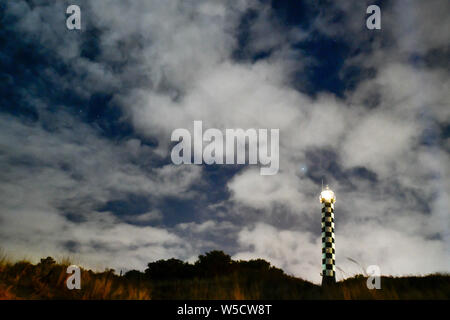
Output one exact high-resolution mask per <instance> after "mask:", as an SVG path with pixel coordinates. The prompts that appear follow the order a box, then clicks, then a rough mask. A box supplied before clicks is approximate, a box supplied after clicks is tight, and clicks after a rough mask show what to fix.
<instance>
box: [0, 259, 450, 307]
mask: <svg viewBox="0 0 450 320" xmlns="http://www.w3.org/2000/svg"><path fill="white" fill-rule="evenodd" d="M69 265H70V263H69V261H60V262H55V261H54V260H53V259H52V258H50V257H48V258H46V259H41V262H40V263H38V264H32V263H30V262H27V261H18V262H14V263H13V262H10V261H8V260H7V259H5V258H3V259H0V299H84V300H89V299H449V298H450V276H449V275H441V274H434V275H428V276H423V277H399V278H394V277H382V279H381V286H382V289H381V290H369V289H367V287H366V280H367V278H366V277H365V276H362V275H358V276H355V277H353V278H349V279H346V280H344V281H341V282H338V283H337V284H336V285H335V286H333V287H330V288H327V289H326V290H324V289H322V288H321V287H320V286H317V285H315V284H313V283H310V282H308V281H305V280H302V279H299V278H295V277H292V276H288V275H286V274H285V273H284V272H283V271H282V270H281V269H278V268H275V267H273V266H270V264H269V263H268V262H266V261H264V260H261V259H258V260H251V261H233V260H231V258H230V257H229V256H228V255H225V254H224V253H223V252H221V251H212V252H209V253H206V255H200V256H199V260H198V261H197V262H196V263H195V264H189V263H185V262H182V261H180V260H176V259H169V260H160V261H156V262H153V263H149V265H148V268H147V269H146V270H145V272H139V271H136V270H132V271H129V272H127V273H126V274H124V275H122V276H120V275H117V274H115V273H114V271H113V270H106V271H104V272H93V271H91V270H85V269H83V268H81V289H80V290H76V289H74V290H69V289H67V286H66V279H67V278H68V277H69V275H68V274H67V273H66V270H67V267H68V266H69Z"/></svg>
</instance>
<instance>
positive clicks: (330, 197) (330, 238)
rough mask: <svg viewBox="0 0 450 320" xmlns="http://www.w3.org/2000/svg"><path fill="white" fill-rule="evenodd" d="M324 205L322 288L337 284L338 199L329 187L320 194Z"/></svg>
mask: <svg viewBox="0 0 450 320" xmlns="http://www.w3.org/2000/svg"><path fill="white" fill-rule="evenodd" d="M320 203H321V204H322V286H325V285H327V284H332V283H335V282H336V267H335V253H336V250H335V241H334V204H335V203H336V197H335V195H334V192H333V191H331V190H330V189H329V188H328V186H326V187H325V190H322V192H321V193H320Z"/></svg>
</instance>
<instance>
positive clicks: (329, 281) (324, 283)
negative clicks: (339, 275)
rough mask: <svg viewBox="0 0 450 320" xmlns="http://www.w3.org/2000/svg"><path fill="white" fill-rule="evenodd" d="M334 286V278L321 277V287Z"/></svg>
mask: <svg viewBox="0 0 450 320" xmlns="http://www.w3.org/2000/svg"><path fill="white" fill-rule="evenodd" d="M334 284H336V278H335V277H330V276H323V277H322V287H326V286H332V285H334Z"/></svg>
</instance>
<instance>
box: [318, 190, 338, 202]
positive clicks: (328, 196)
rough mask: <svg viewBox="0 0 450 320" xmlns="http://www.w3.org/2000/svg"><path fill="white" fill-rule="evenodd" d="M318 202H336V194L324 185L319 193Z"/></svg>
mask: <svg viewBox="0 0 450 320" xmlns="http://www.w3.org/2000/svg"><path fill="white" fill-rule="evenodd" d="M320 202H321V203H323V202H331V203H335V202H336V196H335V195H334V192H333V191H331V190H330V189H329V188H328V186H326V187H325V190H323V191H322V192H321V193H320Z"/></svg>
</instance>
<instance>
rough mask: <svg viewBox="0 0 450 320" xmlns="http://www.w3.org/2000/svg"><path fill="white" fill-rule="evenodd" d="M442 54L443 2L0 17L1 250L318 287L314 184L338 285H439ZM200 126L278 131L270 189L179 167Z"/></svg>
mask: <svg viewBox="0 0 450 320" xmlns="http://www.w3.org/2000/svg"><path fill="white" fill-rule="evenodd" d="M70 4H77V5H79V6H80V8H81V26H82V27H81V30H68V29H67V28H66V19H67V17H68V16H69V15H67V14H66V8H67V6H68V5H70ZM370 4H377V5H379V6H380V8H381V30H369V29H367V28H366V18H367V17H368V16H369V15H368V14H366V8H367V6H368V5H370ZM449 39H450V5H449V2H448V1H446V0H442V1H367V2H366V1H357V2H355V1H354V2H350V1H314V0H310V1H273V2H270V1H256V0H255V1H252V0H248V1H247V0H239V1H201V0H199V1H193V0H185V1H162V0H160V1H157V0H155V1H137V0H136V1H109V0H99V1H78V0H77V1H70V2H68V1H43V0H42V1H38V0H36V1H31V0H29V1H19V0H17V1H0V84H1V85H0V168H1V169H2V170H1V171H0V244H1V247H2V249H3V250H4V251H5V252H7V253H8V254H9V255H11V256H13V257H15V258H24V257H26V258H29V259H32V260H36V259H38V258H41V257H43V256H48V255H51V256H54V257H62V256H70V257H72V259H73V260H74V262H76V263H80V264H82V265H84V266H89V267H91V268H97V269H103V268H105V267H112V268H115V269H116V270H120V269H122V270H129V269H133V268H135V269H139V270H143V269H144V268H145V266H146V264H147V263H148V262H151V261H155V260H158V259H166V258H171V257H175V258H179V259H183V260H187V261H194V260H195V259H196V257H197V256H198V255H199V254H202V253H204V252H205V251H208V250H214V249H218V250H224V251H225V252H227V253H229V254H231V255H232V257H233V258H234V259H251V258H263V259H266V260H268V261H270V262H271V263H272V264H274V265H275V266H277V267H280V268H283V270H285V271H286V272H287V273H289V274H292V275H295V276H298V277H302V278H305V279H307V280H310V281H313V282H316V283H317V282H319V281H320V271H321V249H320V248H321V235H320V221H321V220H320V218H321V212H320V208H321V205H320V203H319V193H320V190H321V184H322V181H324V183H326V184H328V185H329V186H330V188H332V189H333V190H334V191H335V193H336V197H337V202H336V206H335V216H336V266H337V268H338V273H337V279H338V280H340V279H342V278H345V277H348V276H351V275H353V274H355V273H361V271H362V270H361V267H360V266H358V265H357V264H355V263H354V262H352V261H351V260H350V259H352V260H355V261H357V262H358V263H359V264H360V265H361V266H362V267H365V266H368V265H378V266H379V267H380V269H381V272H382V274H390V275H406V274H426V273H432V272H438V271H443V272H449V271H450V249H449V241H450V238H449V221H450V219H449V209H448V208H449V197H448V191H449V190H450V189H449V186H450V178H449V168H450V167H449V163H450V161H449V160H450V159H449V158H450V139H449V138H450V126H449V124H450V105H449V104H450V88H449V84H450V68H449V61H450V47H449V43H450V42H449ZM194 120H202V121H203V126H204V128H218V129H220V130H225V129H226V128H243V129H248V128H266V129H270V128H278V129H279V130H280V169H279V172H278V174H276V175H273V176H261V175H260V174H259V167H258V166H255V165H188V164H185V165H179V166H176V165H174V164H172V161H171V158H170V152H171V148H172V147H173V145H174V143H173V142H171V141H170V136H171V133H172V131H173V130H174V129H176V128H187V129H188V130H191V131H192V128H193V121H194ZM348 258H350V259H348Z"/></svg>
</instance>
